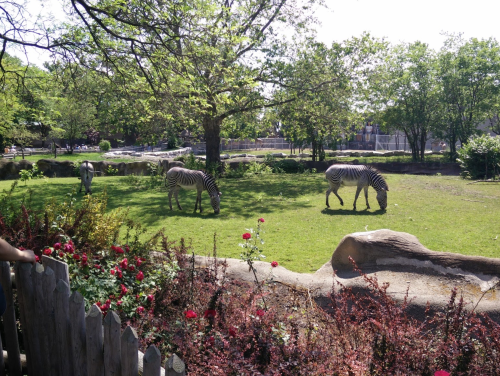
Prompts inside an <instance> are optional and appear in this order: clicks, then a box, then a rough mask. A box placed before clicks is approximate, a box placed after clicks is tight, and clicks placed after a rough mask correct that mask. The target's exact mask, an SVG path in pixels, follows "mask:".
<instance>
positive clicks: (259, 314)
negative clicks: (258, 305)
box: [256, 309, 266, 317]
mask: <svg viewBox="0 0 500 376" xmlns="http://www.w3.org/2000/svg"><path fill="white" fill-rule="evenodd" d="M256 313H257V316H261V317H262V316H264V315H265V314H266V311H264V310H263V309H258V310H257V312H256Z"/></svg>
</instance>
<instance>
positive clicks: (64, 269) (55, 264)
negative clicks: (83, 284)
mask: <svg viewBox="0 0 500 376" xmlns="http://www.w3.org/2000/svg"><path fill="white" fill-rule="evenodd" d="M42 264H43V266H44V267H45V268H47V267H50V268H51V269H52V270H53V271H54V275H55V276H56V283H57V282H59V280H60V279H62V280H63V281H64V282H66V284H67V285H68V286H70V283H69V269H68V264H66V263H65V262H63V261H59V260H56V259H54V258H52V257H48V256H45V255H42Z"/></svg>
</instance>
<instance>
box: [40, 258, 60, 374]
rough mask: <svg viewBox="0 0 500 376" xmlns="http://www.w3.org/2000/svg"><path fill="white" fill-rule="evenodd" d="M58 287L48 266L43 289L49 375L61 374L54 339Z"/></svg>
mask: <svg viewBox="0 0 500 376" xmlns="http://www.w3.org/2000/svg"><path fill="white" fill-rule="evenodd" d="M55 288H56V277H55V275H54V271H53V270H52V268H50V267H49V266H47V267H46V268H45V270H44V272H43V276H42V291H43V297H44V302H43V303H44V306H45V307H44V312H45V315H44V317H43V327H44V329H45V331H46V333H47V335H46V337H45V341H44V344H45V346H47V348H48V349H49V369H48V370H49V372H48V373H49V375H54V376H61V375H60V374H59V368H58V351H59V350H58V349H59V348H58V346H57V342H56V341H54V338H55V337H56V321H55V311H54V290H55Z"/></svg>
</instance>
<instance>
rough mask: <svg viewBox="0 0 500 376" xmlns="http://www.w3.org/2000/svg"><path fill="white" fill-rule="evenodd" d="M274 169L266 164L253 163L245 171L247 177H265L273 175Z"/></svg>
mask: <svg viewBox="0 0 500 376" xmlns="http://www.w3.org/2000/svg"><path fill="white" fill-rule="evenodd" d="M272 173H273V169H272V168H271V167H269V166H267V165H266V164H264V163H259V162H256V161H251V162H250V163H249V164H248V165H247V167H246V171H245V175H264V174H272Z"/></svg>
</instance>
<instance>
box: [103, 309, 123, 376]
mask: <svg viewBox="0 0 500 376" xmlns="http://www.w3.org/2000/svg"><path fill="white" fill-rule="evenodd" d="M103 327H104V375H105V376H120V375H121V374H122V364H121V338H120V336H121V320H120V317H119V316H118V315H117V314H116V312H114V311H109V312H108V313H107V315H106V317H105V318H104V325H103Z"/></svg>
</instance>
